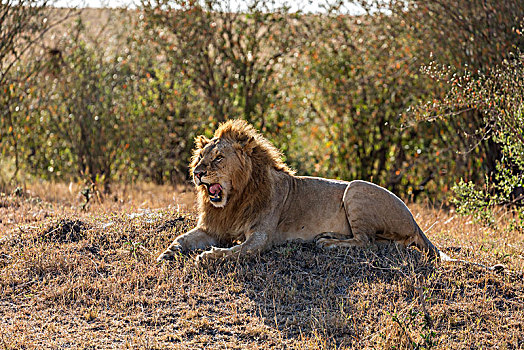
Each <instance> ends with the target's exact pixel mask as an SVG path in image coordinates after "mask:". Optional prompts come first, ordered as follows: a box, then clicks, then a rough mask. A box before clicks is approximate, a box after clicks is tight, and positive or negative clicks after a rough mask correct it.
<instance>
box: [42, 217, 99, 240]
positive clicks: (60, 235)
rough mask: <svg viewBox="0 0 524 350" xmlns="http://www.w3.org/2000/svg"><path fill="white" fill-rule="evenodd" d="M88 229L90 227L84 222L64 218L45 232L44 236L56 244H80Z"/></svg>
mask: <svg viewBox="0 0 524 350" xmlns="http://www.w3.org/2000/svg"><path fill="white" fill-rule="evenodd" d="M88 229H89V225H87V224H86V223H84V222H83V221H80V220H71V219H68V218H64V219H60V220H59V221H58V222H56V223H54V224H52V225H51V226H50V227H49V228H47V229H46V230H44V232H43V233H42V236H43V237H44V239H45V240H47V241H52V242H56V243H58V242H60V243H67V242H78V241H80V240H81V239H83V238H85V237H86V233H85V231H86V230H88Z"/></svg>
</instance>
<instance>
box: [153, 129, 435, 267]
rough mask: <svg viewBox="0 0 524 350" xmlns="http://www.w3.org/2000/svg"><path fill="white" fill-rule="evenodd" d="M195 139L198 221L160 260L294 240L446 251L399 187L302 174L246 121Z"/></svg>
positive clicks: (193, 170) (248, 250) (204, 257)
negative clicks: (400, 194)
mask: <svg viewBox="0 0 524 350" xmlns="http://www.w3.org/2000/svg"><path fill="white" fill-rule="evenodd" d="M195 145H196V148H195V150H194V153H193V157H192V160H191V164H190V171H191V174H192V176H193V181H194V184H195V186H196V188H197V192H198V209H199V218H198V222H197V225H196V227H195V228H194V229H192V230H190V231H188V232H187V233H185V234H182V235H181V236H179V237H177V238H176V239H175V240H174V241H173V243H172V244H171V245H170V246H169V247H168V248H167V249H166V250H165V251H164V252H163V253H162V254H160V256H159V257H158V258H157V260H158V261H159V262H160V261H162V260H164V259H172V258H173V257H174V256H175V255H177V254H178V253H179V252H180V253H182V252H189V251H192V250H197V249H203V250H204V252H202V253H201V254H199V255H198V256H197V258H196V261H197V263H200V262H202V261H204V260H207V259H216V258H220V257H231V256H238V255H243V254H249V253H255V252H263V251H265V250H267V249H269V248H271V247H272V246H274V245H277V244H280V243H283V242H286V241H290V240H302V241H314V242H316V244H317V245H319V246H321V247H326V248H332V247H353V246H357V247H365V246H368V245H371V244H374V243H375V242H397V243H398V244H400V245H402V246H406V247H407V246H410V245H414V246H416V247H418V248H419V249H421V250H423V251H424V252H427V254H428V255H429V256H431V257H433V258H439V257H443V256H445V254H443V253H441V252H440V251H439V249H437V247H435V245H434V244H433V243H431V241H430V240H429V239H428V238H427V237H426V235H425V234H424V232H423V231H422V230H421V228H420V227H419V225H418V224H417V223H416V221H415V219H414V218H413V215H412V214H411V212H410V210H409V209H408V207H407V206H406V205H405V204H404V202H402V200H400V199H399V198H398V197H397V196H396V195H394V194H393V193H392V192H390V191H388V190H387V189H385V188H383V187H380V186H378V185H375V184H373V183H370V182H367V181H362V180H354V181H350V182H347V181H341V180H331V179H325V178H320V177H309V176H296V175H295V172H294V171H293V170H291V169H290V168H289V167H288V166H287V165H286V164H285V163H284V161H283V160H282V158H283V157H282V154H281V152H280V151H279V150H278V149H277V148H276V147H275V146H273V145H272V144H271V143H270V142H269V141H268V140H267V139H266V138H264V137H263V136H262V135H261V134H260V133H259V132H257V131H256V130H255V128H254V127H253V126H251V125H250V124H248V123H247V122H245V121H243V120H229V121H227V122H224V123H222V124H221V125H219V127H218V129H217V130H216V132H215V134H214V137H213V138H212V139H208V138H206V137H204V136H198V137H197V138H196V139H195ZM206 249H207V250H206Z"/></svg>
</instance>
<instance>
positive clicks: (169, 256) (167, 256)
mask: <svg viewBox="0 0 524 350" xmlns="http://www.w3.org/2000/svg"><path fill="white" fill-rule="evenodd" d="M181 252H182V246H180V245H179V244H176V245H172V246H170V247H169V248H167V249H166V250H165V251H164V252H163V253H162V254H160V255H159V256H158V258H156V261H157V262H162V261H164V260H173V259H174V258H175V256H177V255H179V254H180V253H181Z"/></svg>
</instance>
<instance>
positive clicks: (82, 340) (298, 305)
mask: <svg viewBox="0 0 524 350" xmlns="http://www.w3.org/2000/svg"><path fill="white" fill-rule="evenodd" d="M78 191H79V188H78V186H76V185H72V186H70V185H69V184H40V185H32V186H28V188H27V190H26V191H24V192H23V193H22V195H20V196H15V195H5V196H3V197H1V198H0V201H1V205H0V218H1V219H2V223H1V224H0V225H2V226H1V228H0V232H1V233H0V305H1V307H0V314H1V317H0V334H1V335H0V348H4V349H21V348H60V347H71V348H113V347H116V348H137V349H138V348H140V349H165V348H187V349H195V348H206V349H209V348H212V349H213V348H217V349H218V348H228V349H229V348H233V349H234V348H237V349H245V348H275V349H281V348H283V347H285V346H287V347H288V348H294V349H319V348H320V349H333V348H356V349H361V348H431V347H435V348H446V349H456V348H480V347H484V348H486V347H493V346H499V347H501V348H521V347H523V346H524V335H523V332H522V328H523V326H524V308H523V306H522V301H523V300H524V282H523V277H524V276H523V273H522V271H524V258H523V249H524V244H523V243H522V242H523V238H524V236H523V234H522V233H518V232H511V231H507V230H504V228H503V227H502V228H500V229H498V230H494V229H486V228H483V227H482V226H479V225H477V224H475V223H473V222H472V220H471V218H469V217H461V216H458V215H456V214H455V213H453V212H451V211H446V210H437V209H430V208H427V207H426V206H424V205H410V207H411V209H412V210H413V212H414V215H415V216H416V219H417V221H418V222H419V224H420V226H421V227H422V228H423V229H427V228H429V227H431V230H429V232H428V236H429V237H430V239H431V240H432V241H433V242H434V243H435V244H436V245H437V246H439V247H441V248H442V249H443V250H444V251H445V252H447V253H448V254H449V255H451V256H453V257H457V258H462V259H467V260H471V261H475V262H482V263H485V264H488V265H494V264H497V263H501V264H504V265H505V266H506V271H505V272H503V273H498V274H497V273H493V272H489V271H485V270H482V269H480V268H477V267H474V266H468V265H464V264H449V263H447V264H441V265H432V264H431V263H429V262H427V261H426V259H425V258H424V256H422V255H421V254H420V253H419V252H418V251H416V250H413V249H409V250H404V249H400V248H397V247H396V246H384V247H376V248H373V249H356V248H355V249H334V250H329V251H328V250H322V249H320V248H317V247H316V246H315V245H314V244H312V243H290V244H286V245H282V246H278V247H275V248H274V249H273V250H271V251H270V252H267V253H264V254H261V255H258V256H253V257H247V258H241V259H239V260H234V261H217V262H213V263H210V264H209V265H208V266H203V267H195V266H194V264H193V256H192V255H191V256H180V257H179V258H178V259H176V260H175V261H174V262H171V263H162V264H157V263H156V262H155V258H156V256H157V255H158V254H159V253H160V252H161V251H162V250H163V249H165V247H166V246H167V245H168V244H169V243H170V241H171V240H172V239H173V238H174V237H175V236H177V235H178V234H181V233H183V232H185V231H186V230H188V229H189V228H191V227H193V225H194V224H195V222H196V217H195V212H194V207H193V197H192V192H191V191H190V190H188V192H186V193H183V192H182V190H181V189H178V190H176V191H175V190H173V189H171V188H169V187H167V186H164V187H157V186H152V185H140V186H135V187H127V188H124V187H123V186H115V187H114V189H113V193H112V194H111V195H106V196H104V198H103V202H102V203H99V202H97V201H93V202H92V203H90V204H89V206H88V210H87V211H81V210H80V209H79V205H80V203H81V198H79V197H78ZM73 222H77V223H81V224H82V229H80V230H77V231H75V235H67V234H62V233H65V231H63V230H65V229H67V228H69V229H71V227H73V226H72V223H73Z"/></svg>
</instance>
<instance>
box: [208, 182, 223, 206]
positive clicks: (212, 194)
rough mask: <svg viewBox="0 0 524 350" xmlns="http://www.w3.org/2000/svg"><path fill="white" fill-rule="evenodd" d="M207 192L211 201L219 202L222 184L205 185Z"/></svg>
mask: <svg viewBox="0 0 524 350" xmlns="http://www.w3.org/2000/svg"><path fill="white" fill-rule="evenodd" d="M207 193H209V199H210V200H211V201H212V202H220V201H221V200H222V186H220V184H218V183H216V184H211V185H207Z"/></svg>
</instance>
